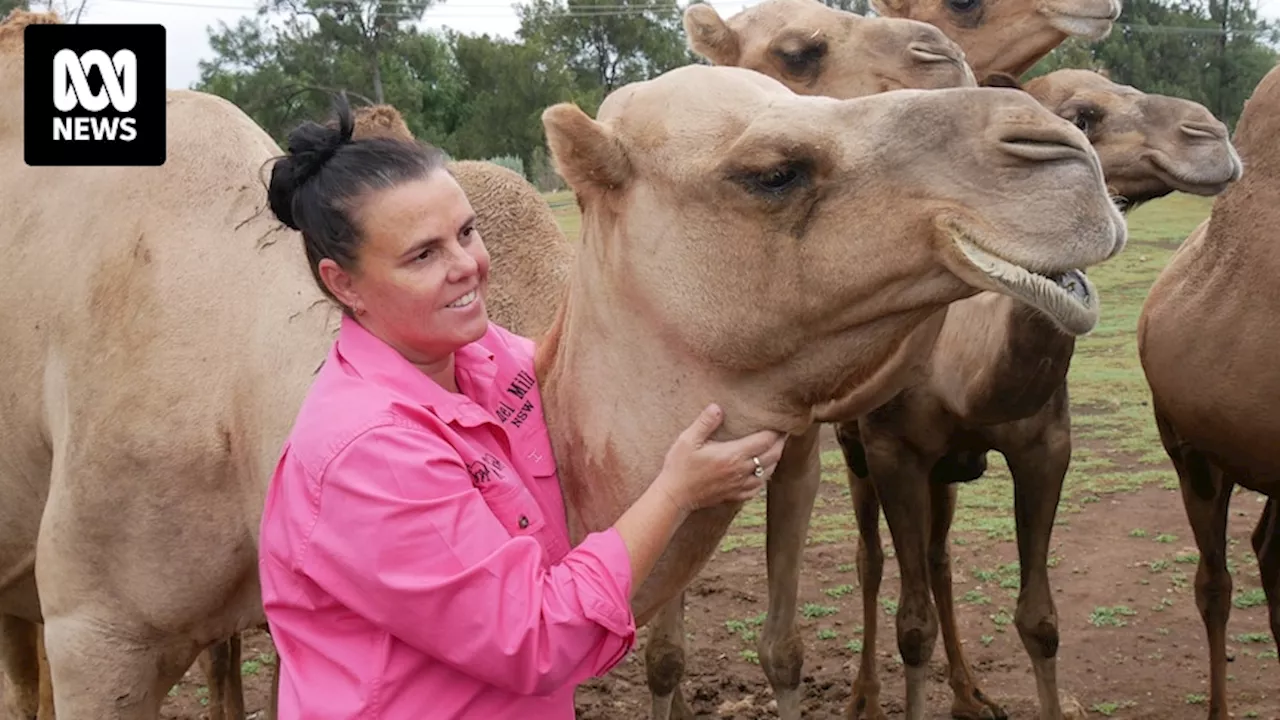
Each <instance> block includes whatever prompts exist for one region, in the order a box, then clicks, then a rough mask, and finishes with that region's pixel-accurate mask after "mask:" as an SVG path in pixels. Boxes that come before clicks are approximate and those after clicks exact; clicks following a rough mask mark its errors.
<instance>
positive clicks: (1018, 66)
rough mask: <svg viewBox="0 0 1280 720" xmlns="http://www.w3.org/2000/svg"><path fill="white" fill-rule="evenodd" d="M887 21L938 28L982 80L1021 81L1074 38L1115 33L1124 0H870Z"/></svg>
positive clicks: (1085, 38) (1086, 38)
mask: <svg viewBox="0 0 1280 720" xmlns="http://www.w3.org/2000/svg"><path fill="white" fill-rule="evenodd" d="M871 5H872V7H874V8H875V10H876V12H877V13H879V14H881V15H884V16H886V17H897V18H910V19H912V20H923V21H924V22H927V23H931V24H933V25H936V26H937V27H938V28H939V29H941V30H942V31H943V32H945V33H946V34H947V36H948V37H950V38H951V39H952V40H955V41H956V42H957V43H959V44H960V47H962V48H964V54H965V58H966V59H967V60H968V61H969V66H970V67H972V68H973V71H974V72H975V73H977V75H978V76H979V77H981V76H983V75H985V74H987V73H991V72H1003V73H1009V74H1010V75H1013V76H1015V77H1016V76H1019V75H1022V74H1023V73H1025V72H1026V71H1028V70H1030V69H1031V66H1033V65H1035V64H1036V63H1037V62H1039V61H1040V59H1041V58H1043V57H1044V56H1045V55H1048V54H1049V52H1050V51H1052V50H1053V49H1054V48H1056V47H1058V46H1059V45H1061V44H1062V42H1063V41H1064V40H1066V39H1067V38H1069V37H1075V38H1081V39H1083V40H1089V41H1092V42H1097V41H1099V40H1103V39H1104V38H1106V37H1107V36H1108V35H1110V34H1111V26H1112V24H1113V23H1114V22H1115V21H1116V20H1117V19H1118V18H1119V17H1120V5H1121V0H871Z"/></svg>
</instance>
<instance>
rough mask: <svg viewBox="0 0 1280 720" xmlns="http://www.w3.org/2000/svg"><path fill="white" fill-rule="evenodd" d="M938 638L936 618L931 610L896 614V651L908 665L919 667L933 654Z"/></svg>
mask: <svg viewBox="0 0 1280 720" xmlns="http://www.w3.org/2000/svg"><path fill="white" fill-rule="evenodd" d="M937 638H938V618H937V617H936V616H935V615H934V614H933V612H932V611H929V610H926V611H925V612H922V613H914V612H913V613H909V614H903V613H901V612H899V615H898V653H899V654H900V655H902V663H903V664H904V665H907V666H908V667H920V666H921V665H923V664H925V663H926V662H928V661H929V657H930V656H931V655H933V644H934V641H935V640H937Z"/></svg>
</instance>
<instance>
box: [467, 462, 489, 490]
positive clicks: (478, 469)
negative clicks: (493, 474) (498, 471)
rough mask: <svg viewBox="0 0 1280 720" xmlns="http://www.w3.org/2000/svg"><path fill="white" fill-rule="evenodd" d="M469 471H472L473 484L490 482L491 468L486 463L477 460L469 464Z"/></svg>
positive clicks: (477, 485) (478, 484)
mask: <svg viewBox="0 0 1280 720" xmlns="http://www.w3.org/2000/svg"><path fill="white" fill-rule="evenodd" d="M467 472H469V473H471V484H472V485H475V486H476V487H479V486H481V485H483V484H485V483H487V482H489V480H490V478H489V468H487V467H485V465H484V463H482V462H480V461H479V460H477V461H476V462H473V463H471V464H470V465H468V466H467Z"/></svg>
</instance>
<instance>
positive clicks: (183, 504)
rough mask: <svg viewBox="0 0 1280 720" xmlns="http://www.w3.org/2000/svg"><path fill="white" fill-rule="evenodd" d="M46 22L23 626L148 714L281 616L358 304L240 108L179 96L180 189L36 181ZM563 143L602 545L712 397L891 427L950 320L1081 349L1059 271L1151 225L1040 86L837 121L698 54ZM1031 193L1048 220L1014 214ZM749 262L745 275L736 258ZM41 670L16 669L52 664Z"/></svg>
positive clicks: (833, 114)
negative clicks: (884, 408) (348, 317)
mask: <svg viewBox="0 0 1280 720" xmlns="http://www.w3.org/2000/svg"><path fill="white" fill-rule="evenodd" d="M30 17H31V16H29V15H17V16H10V19H9V22H7V23H6V24H5V28H4V30H5V31H6V32H5V35H6V37H5V38H4V40H5V41H4V42H0V54H3V55H4V56H5V58H4V59H5V60H6V61H7V62H5V63H4V64H3V65H2V66H0V67H3V68H4V70H3V71H0V84H3V87H2V90H3V91H4V92H7V93H8V95H7V96H8V97H9V98H11V99H13V101H11V102H10V103H7V104H5V105H4V110H3V111H0V113H3V115H0V117H2V118H3V119H2V120H0V128H8V129H9V132H3V133H0V158H8V161H7V162H6V163H5V164H4V166H5V167H8V168H11V170H10V172H9V173H8V174H7V175H5V176H4V185H3V186H2V187H0V200H2V201H3V202H4V206H3V209H2V210H0V223H4V225H3V226H0V237H3V238H4V241H5V243H6V250H8V251H9V252H8V253H7V254H6V257H7V262H6V263H5V266H4V272H5V277H4V282H2V283H0V288H2V289H0V299H3V300H5V301H7V302H5V303H4V304H3V305H0V307H5V308H7V310H5V311H3V312H0V334H3V336H4V337H5V338H6V339H9V340H10V342H8V343H6V344H5V346H4V352H3V353H0V369H2V370H3V375H4V377H8V378H12V379H14V380H17V381H18V382H14V383H12V384H11V385H10V390H9V397H10V399H11V403H10V405H9V407H10V411H9V414H7V415H6V417H5V428H4V429H5V432H4V433H0V456H2V457H4V458H5V460H6V462H5V463H4V464H2V465H0V488H2V489H3V492H4V494H5V497H6V501H5V502H4V503H0V528H2V529H3V533H4V535H3V538H2V539H3V542H0V578H4V579H5V585H4V586H3V588H0V614H3V615H8V616H11V617H12V618H14V619H15V621H16V622H25V623H28V624H31V623H44V626H45V643H46V648H47V651H48V659H49V666H50V671H51V678H52V687H53V691H54V698H55V702H56V705H57V708H58V714H59V715H60V716H61V717H62V718H63V720H83V719H85V718H94V719H95V720H98V719H107V720H110V719H112V718H155V717H156V716H157V714H158V709H159V706H160V703H161V702H162V700H163V697H164V693H165V691H166V690H167V689H168V688H169V687H170V686H171V685H172V684H173V682H174V681H175V680H176V679H177V677H178V676H180V675H181V673H182V672H183V671H185V670H186V668H187V667H189V666H190V664H191V663H192V662H193V661H194V659H195V658H196V656H197V654H198V653H199V652H200V651H201V650H202V649H204V648H206V647H209V646H210V645H212V644H213V643H215V642H218V641H220V640H224V639H226V638H229V637H231V635H233V634H234V633H236V632H238V631H240V630H243V629H246V628H249V627H255V626H259V625H261V624H262V622H263V617H262V610H261V597H260V594H259V591H258V585H257V577H256V553H255V552H254V547H255V535H256V526H257V521H258V518H259V516H260V506H261V497H262V491H263V488H264V487H265V482H266V478H267V477H269V474H270V471H271V468H272V467H273V466H274V463H275V460H276V458H277V457H278V451H279V443H280V440H281V438H283V437H284V435H285V433H286V432H287V430H288V427H289V426H290V424H291V422H292V418H293V414H294V412H295V411H296V408H297V405H298V403H299V402H300V399H301V397H302V395H303V394H304V393H305V391H306V388H307V387H308V386H309V383H310V381H311V378H312V377H313V373H314V371H315V369H316V367H317V366H318V364H319V362H320V360H321V359H322V358H323V356H324V353H325V351H326V350H327V348H328V346H329V344H330V343H331V342H332V338H333V333H334V329H335V328H334V325H335V321H336V314H335V313H334V312H333V311H332V307H331V306H330V305H328V304H327V303H326V302H324V300H323V296H322V295H321V294H320V292H319V290H318V289H316V288H315V285H314V282H313V281H312V279H311V277H310V275H309V273H308V271H307V269H306V266H305V261H304V259H303V255H302V248H301V244H300V243H299V242H298V241H297V240H298V238H297V236H296V234H295V233H290V232H287V231H285V230H284V229H283V228H281V227H280V226H279V225H278V224H277V223H274V222H272V221H271V220H270V219H269V218H268V217H267V216H266V215H265V214H264V213H263V212H262V211H263V204H262V201H263V197H262V187H261V175H260V173H261V171H262V169H263V167H264V165H265V164H266V163H267V162H268V161H269V160H270V159H271V158H272V157H274V156H276V155H278V154H279V152H280V149H279V147H278V146H276V144H275V143H274V142H272V141H271V139H270V138H269V136H268V135H267V134H266V133H265V132H263V131H262V129H261V128H259V127H257V126H256V125H254V123H253V122H252V121H251V120H250V119H249V118H248V117H247V116H246V115H245V114H244V113H243V112H241V111H239V110H238V109H237V108H235V107H234V106H232V105H231V104H230V103H228V102H226V101H225V100H222V99H221V98H217V97H214V96H209V95H206V94H203V93H197V92H191V91H170V92H169V93H168V98H169V102H168V115H169V120H170V124H169V137H170V139H171V142H170V150H169V158H168V162H167V163H166V164H165V165H164V166H161V167H157V168H61V167H59V168H30V167H26V166H25V164H24V163H22V162H21V160H20V158H21V155H20V153H21V152H22V150H21V140H20V138H21V133H20V132H13V131H12V129H13V128H20V127H21V123H22V102H21V96H22V64H23V63H22V56H21V53H20V46H21V36H20V31H18V30H19V27H20V26H21V25H23V24H25V23H26V22H29V20H30ZM712 84H714V85H715V86H717V87H718V88H719V89H718V91H717V93H715V94H714V95H710V96H709V95H708V94H707V93H706V92H705V88H706V87H709V86H711V85H712ZM544 125H545V128H546V132H547V136H548V141H549V145H550V147H551V150H552V155H553V157H554V158H555V161H556V163H557V167H558V169H559V171H560V173H561V175H562V176H564V177H565V178H566V179H567V180H568V181H569V183H570V185H571V186H572V187H573V188H574V189H575V191H576V194H577V196H578V198H579V201H580V203H581V204H582V207H583V217H584V221H583V223H584V224H583V229H584V230H583V245H582V252H578V253H575V256H574V263H573V267H572V269H571V271H570V277H569V280H568V283H567V288H568V289H567V292H566V294H565V296H564V298H563V300H562V302H561V303H560V305H559V306H558V313H557V315H556V320H555V322H554V324H553V326H552V328H551V330H550V331H549V332H548V334H547V335H546V337H545V339H544V341H543V342H541V343H540V344H539V353H538V363H537V371H536V374H537V378H538V381H539V383H540V384H541V385H542V387H543V388H544V389H543V391H542V397H543V398H544V405H545V406H544V408H543V409H542V410H543V412H544V413H545V415H546V416H547V418H548V421H549V424H550V433H549V437H548V438H547V442H548V443H549V448H550V449H553V454H552V456H551V457H546V456H544V459H543V460H542V461H541V472H548V473H550V472H558V476H559V478H560V481H561V482H562V484H563V486H564V489H565V495H566V505H567V509H568V514H569V528H570V531H571V534H572V536H573V537H574V538H575V540H577V539H580V538H581V537H582V536H583V534H584V533H585V532H588V531H590V530H594V529H599V528H603V527H606V526H607V525H609V524H610V523H611V522H612V521H613V519H614V518H616V517H617V516H618V515H619V514H620V512H621V510H622V509H623V507H625V505H626V504H627V503H628V502H630V501H631V500H632V499H633V498H634V497H636V496H637V495H638V494H639V492H640V491H641V489H642V488H643V486H644V484H645V483H646V482H647V480H648V478H650V477H652V476H653V475H655V474H656V472H657V470H658V466H659V465H660V464H661V459H662V452H663V450H664V449H665V448H666V446H667V444H668V443H669V441H670V438H671V437H673V436H674V435H675V433H676V432H677V431H678V430H679V429H680V428H682V427H683V426H684V424H687V422H688V418H690V417H692V414H693V413H695V412H696V411H697V409H699V408H700V407H701V406H702V405H703V404H705V403H706V402H709V401H711V400H716V401H719V402H721V404H722V405H723V406H724V407H725V409H726V419H725V423H724V425H723V426H722V428H721V429H720V431H719V433H718V435H719V436H720V437H731V436H738V435H741V434H743V433H747V432H751V431H754V430H756V429H760V428H765V427H771V428H777V429H780V430H783V431H787V432H793V433H800V432H804V431H805V430H807V429H809V428H810V427H811V426H812V424H813V423H814V422H815V421H821V420H823V417H822V416H821V412H822V409H823V408H825V407H826V406H827V405H828V404H829V403H830V402H832V401H834V400H837V399H842V398H845V397H849V396H852V397H856V398H859V399H860V401H859V402H857V403H855V404H854V405H855V407H857V408H859V409H861V410H869V409H870V407H871V406H872V404H869V403H870V402H871V400H873V399H876V398H880V397H881V396H883V395H885V394H887V393H888V392H889V388H891V387H896V385H895V382H896V381H897V380H898V378H899V377H900V375H901V371H902V369H903V368H908V367H914V366H915V365H917V364H918V363H919V362H921V361H922V359H923V358H924V356H926V355H927V353H928V350H929V348H930V347H931V343H932V340H933V339H934V337H936V334H937V332H938V330H939V329H940V327H941V322H940V321H941V313H940V310H941V309H942V308H943V307H945V306H946V305H947V304H948V303H950V302H953V301H955V300H958V299H960V298H964V297H968V296H971V295H973V294H974V293H975V292H979V291H982V290H994V291H997V292H1003V293H1009V294H1014V295H1017V296H1019V297H1025V298H1027V299H1028V300H1029V301H1031V302H1034V303H1036V304H1037V306H1038V307H1041V308H1042V309H1043V310H1044V311H1045V312H1048V313H1051V314H1053V315H1054V316H1055V317H1056V318H1057V320H1058V321H1059V322H1061V323H1063V324H1064V325H1068V326H1070V327H1072V328H1074V329H1075V331H1077V332H1080V331H1086V330H1088V329H1089V328H1090V327H1092V323H1093V322H1094V315H1093V308H1092V307H1091V306H1090V305H1088V304H1086V303H1082V302H1081V301H1080V300H1079V299H1078V298H1077V297H1076V296H1074V295H1073V294H1072V293H1071V292H1070V290H1069V288H1068V287H1067V285H1068V282H1067V280H1066V278H1067V277H1068V276H1071V275H1075V274H1077V273H1078V271H1079V269H1080V268H1084V267H1088V266H1090V265H1093V264H1096V263H1098V262H1101V261H1103V260H1105V259H1106V258H1108V257H1110V256H1112V255H1113V254H1114V253H1115V252H1116V251H1118V250H1119V248H1120V247H1122V246H1123V243H1124V239H1125V236H1126V229H1125V226H1124V223H1123V218H1122V217H1121V216H1120V215H1119V213H1118V212H1117V211H1116V209H1115V207H1114V206H1113V205H1112V204H1111V203H1110V201H1109V198H1108V197H1107V193H1106V190H1105V186H1104V184H1103V180H1102V176H1101V169H1100V166H1099V164H1098V160H1097V156H1096V153H1094V152H1093V150H1092V149H1091V148H1090V147H1089V145H1088V142H1087V139H1086V138H1085V137H1084V135H1083V133H1081V132H1080V131H1079V130H1078V129H1076V128H1075V127H1073V126H1072V125H1071V124H1070V123H1067V122H1065V121H1063V120H1061V119H1060V118H1056V117H1054V116H1053V115H1052V114H1051V113H1049V112H1048V111H1047V110H1045V109H1044V108H1042V107H1041V106H1039V105H1038V104H1036V103H1035V102H1034V101H1033V100H1031V99H1030V98H1027V97H1025V96H1024V95H1021V94H1019V93H1010V92H1007V91H1003V90H993V89H984V88H967V89H958V90H939V91H936V92H931V93H901V94H899V93H888V94H881V95H877V96H873V97H871V98H863V99H858V100H849V101H834V100H826V99H818V98H807V97H801V96H797V95H795V94H794V93H792V92H791V91H789V90H788V89H786V88H785V87H784V86H783V85H781V84H779V83H778V82H776V81H774V80H771V79H769V78H766V77H765V76H763V75H761V74H759V73H753V72H749V71H744V70H741V69H737V68H711V67H705V66H697V65H694V66H688V67H684V68H680V69H677V70H674V71H671V72H668V73H666V74H664V75H662V76H660V77H659V78H656V79H654V80H651V81H647V82H644V83H636V84H632V85H628V86H625V87H623V88H621V89H619V90H618V91H615V92H614V93H613V94H611V95H610V96H609V97H608V98H606V100H605V102H604V103H603V104H602V106H601V109H600V112H599V118H598V119H595V120H593V119H592V118H590V117H588V116H586V115H585V114H583V113H582V112H581V111H580V110H578V109H577V108H576V107H574V106H572V105H560V106H556V107H553V108H550V109H548V110H547V112H546V113H545V114H544ZM854 128H856V129H857V132H850V130H851V129H854ZM229 148H234V149H235V150H236V152H235V153H231V152H229V151H228V149H229ZM677 159H678V161H677ZM868 176H874V177H876V178H877V180H878V182H877V183H874V184H868V183H866V182H865V178H867V177H868ZM979 187H980V188H982V190H981V191H978V190H976V189H975V188H979ZM1015 188H1016V190H1017V191H1018V192H1020V193H1022V194H1024V195H1027V196H1030V197H1031V198H1032V201H1033V203H1032V204H1033V205H1034V206H1035V207H1036V208H1037V211H1036V212H1027V211H1026V210H1025V209H1022V208H1018V207H1013V206H1011V205H1010V204H1008V203H1005V202H1003V201H1002V200H1001V199H1000V198H1001V195H1002V194H1004V193H1012V192H1014V191H1015ZM908 191H909V194H910V196H911V200H910V201H907V200H905V199H901V198H903V197H905V196H906V194H907V193H908ZM72 197H73V198H74V201H75V202H74V203H63V202H61V201H62V200H63V199H68V198H72ZM192 198H199V201H198V202H193V200H192ZM69 207H73V208H76V211H74V212H72V211H68V208H69ZM1045 208H1051V210H1045ZM85 238H93V240H94V242H92V243H86V242H84V239H85ZM801 240H803V242H800V241H801ZM730 248H732V252H733V253H734V256H735V259H736V262H735V263H731V264H729V263H720V262H715V261H714V260H715V258H718V257H722V256H723V255H724V253H726V252H728V251H729V249H730ZM780 268H782V270H780ZM47 272H56V273H57V276H58V279H59V283H57V284H55V283H52V282H49V281H48V280H46V279H45V278H44V274H45V273H47ZM1037 278H1052V279H1053V280H1052V281H1051V282H1049V283H1045V282H1044V280H1043V279H1037ZM55 287H56V288H57V289H56V290H55ZM1031 288H1038V289H1039V290H1038V292H1039V294H1034V293H1033V292H1031V290H1030V289H1031ZM623 296H626V297H627V298H628V300H629V301H630V302H629V303H627V305H628V307H627V309H626V310H625V311H624V310H623V309H622V308H623V303H621V302H620V299H621V297H623ZM762 300H763V302H762ZM637 308H639V309H638V310H637ZM193 318H198V322H193ZM231 338H234V339H236V340H235V341H230V342H229V341H228V339H231ZM195 372H198V373H199V376H200V378H201V382H199V383H193V382H191V377H192V374H193V373H195ZM636 388H643V390H642V391H641V392H636V391H635V389H636ZM864 405H865V407H863V406H864ZM532 411H534V412H536V411H538V409H537V408H533V409H532ZM553 458H554V462H553ZM557 465H558V466H559V467H558V468H557ZM782 492H783V493H785V488H783V490H782ZM773 494H774V493H773V492H771V496H772V495H773ZM736 511H737V508H736V507H731V506H726V507H721V508H714V509H710V510H707V511H703V512H701V513H699V514H697V515H695V516H694V517H692V518H690V520H689V522H688V523H686V524H685V525H684V526H683V527H682V528H681V530H680V531H679V532H678V533H677V535H676V537H675V538H674V540H673V544H672V545H671V547H670V548H669V550H668V552H667V553H666V554H665V555H664V557H663V558H662V559H661V560H660V561H659V564H658V567H657V569H656V570H655V572H654V574H653V575H651V576H650V578H649V580H648V581H647V582H646V583H645V584H644V585H643V586H641V587H640V588H639V589H638V593H637V596H636V598H635V601H634V611H635V613H636V618H637V621H638V622H639V623H640V624H644V623H646V622H647V621H649V620H650V619H651V618H652V616H653V614H654V613H655V612H656V610H657V609H658V608H659V607H661V606H662V605H663V604H665V603H666V602H667V601H669V600H670V599H671V598H672V597H674V596H675V595H677V594H678V593H679V592H680V590H681V589H682V588H683V587H684V586H685V585H686V584H687V583H688V581H689V580H690V579H691V578H692V577H693V576H694V575H695V574H696V573H697V572H698V570H699V569H700V568H701V566H702V564H703V563H705V561H706V559H707V558H708V556H709V554H710V553H711V551H712V550H713V549H714V548H715V546H716V544H717V542H718V540H719V538H720V537H721V536H722V535H723V532H724V530H725V528H726V527H727V525H728V523H729V521H730V520H731V519H732V517H733V515H734V513H735V512H736ZM807 514H808V508H805V515H806V516H807ZM174 538H181V541H180V542H175V541H174ZM797 544H798V543H797ZM37 547H38V549H39V550H38V553H37ZM37 582H38V585H39V595H37V594H36V593H35V587H36V584H37ZM17 655H22V657H18V656H17ZM17 655H15V654H13V653H6V654H5V656H4V660H5V662H6V666H5V668H4V669H5V672H6V675H7V676H9V677H11V678H12V677H14V676H15V675H16V676H21V675H23V674H24V670H23V668H24V667H25V663H27V662H29V661H30V657H32V656H34V652H33V653H31V654H30V655H26V654H23V653H18V654H17ZM15 657H16V658H17V659H18V660H19V661H20V664H21V665H22V666H20V667H14V666H13V664H12V661H13V660H14V659H15Z"/></svg>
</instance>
